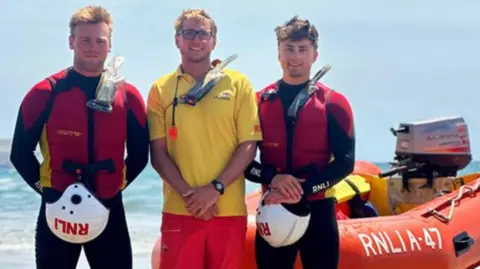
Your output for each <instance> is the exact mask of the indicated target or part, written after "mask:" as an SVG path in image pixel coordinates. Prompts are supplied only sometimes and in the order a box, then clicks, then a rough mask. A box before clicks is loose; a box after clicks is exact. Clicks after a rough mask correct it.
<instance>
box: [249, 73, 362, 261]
mask: <svg viewBox="0 0 480 269" xmlns="http://www.w3.org/2000/svg"><path fill="white" fill-rule="evenodd" d="M307 83H308V82H305V83H304V84H301V85H288V84H286V83H285V82H283V81H279V82H278V83H274V84H272V85H270V86H268V87H266V88H265V89H264V90H262V91H260V92H259V99H260V101H259V114H260V121H261V124H262V133H263V141H262V142H261V143H260V146H259V149H260V154H261V156H260V161H261V164H260V163H258V162H256V161H254V162H252V163H251V164H250V165H249V167H248V168H247V169H246V170H245V177H246V178H247V179H248V180H250V181H252V182H256V183H261V184H262V185H263V186H264V187H265V186H267V185H268V184H270V183H271V181H272V179H273V177H274V176H275V175H276V174H277V173H286V174H292V175H294V176H296V177H298V178H303V179H306V182H305V183H303V184H302V187H303V190H304V198H303V199H302V200H303V201H305V200H308V203H309V206H310V210H311V220H310V225H309V227H308V229H307V231H306V233H305V235H304V236H303V237H302V239H300V240H299V241H298V242H297V243H295V244H293V245H290V246H287V247H282V248H273V247H271V246H270V245H269V244H268V243H267V242H266V241H265V240H263V238H262V237H261V236H259V235H258V233H257V236H256V242H255V245H256V261H257V265H258V268H259V269H267V268H278V269H282V268H285V269H292V268H293V266H294V262H295V259H296V255H297V252H298V251H300V255H301V259H302V263H303V268H305V269H313V268H326V269H333V268H337V266H338V262H339V232H338V227H337V219H336V214H335V203H336V202H335V200H334V198H327V199H326V198H325V191H326V190H327V189H328V188H330V187H332V186H334V185H335V184H337V183H338V182H340V181H341V180H342V179H343V178H345V177H346V176H348V175H349V174H350V173H352V171H353V168H354V161H355V138H354V124H353V115H352V111H351V107H350V104H349V103H348V101H347V100H346V98H345V97H344V96H343V95H341V94H340V93H338V92H336V91H333V90H331V89H329V88H328V87H326V86H325V85H323V84H321V83H318V84H317V86H318V87H319V90H318V91H316V92H315V93H314V94H312V96H310V98H309V99H308V101H307V102H306V103H305V105H304V106H303V108H302V109H301V110H300V111H299V113H298V117H297V119H296V121H295V122H292V120H291V119H290V118H289V117H288V115H287V111H288V108H289V107H290V105H291V104H292V102H293V100H294V99H295V97H296V95H297V94H298V93H299V91H301V90H302V89H303V88H305V86H306V85H307ZM272 90H274V91H273V92H272ZM332 157H333V158H332ZM332 159H333V161H332ZM285 206H286V207H287V208H288V207H290V209H291V210H292V211H295V210H296V208H295V207H296V205H291V206H290V205H285ZM300 210H301V209H300Z"/></svg>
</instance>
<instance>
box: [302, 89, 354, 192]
mask: <svg viewBox="0 0 480 269" xmlns="http://www.w3.org/2000/svg"><path fill="white" fill-rule="evenodd" d="M328 106H329V107H328V109H327V111H328V113H327V120H328V121H327V124H328V127H327V128H328V139H329V145H330V150H331V152H332V155H333V157H334V160H333V162H331V163H330V164H328V165H327V166H326V167H325V168H324V169H322V170H319V171H317V172H316V173H314V174H313V175H312V176H311V177H310V178H308V179H307V180H306V181H305V183H303V184H302V187H303V191H304V194H305V195H310V194H314V193H316V192H319V191H324V190H326V189H328V188H331V187H333V186H335V184H337V183H338V182H340V181H341V180H342V179H344V178H345V177H347V176H348V175H350V174H351V173H352V172H353V169H354V166H355V131H354V121H353V113H352V109H351V107H350V104H349V102H348V101H347V99H346V98H345V97H344V96H343V95H341V94H340V93H338V92H332V94H331V96H330V101H329V104H328Z"/></svg>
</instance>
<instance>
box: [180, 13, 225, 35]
mask: <svg viewBox="0 0 480 269" xmlns="http://www.w3.org/2000/svg"><path fill="white" fill-rule="evenodd" d="M186 20H198V21H206V22H209V23H210V27H211V29H210V31H211V32H212V35H213V36H216V35H217V25H216V24H215V21H214V20H213V19H212V17H211V16H210V15H209V14H208V13H207V12H206V11H205V10H204V9H203V8H202V9H200V8H190V9H186V10H184V11H183V12H182V14H180V16H178V18H177V19H176V20H175V33H176V34H178V33H179V32H180V31H181V30H182V28H183V23H184V22H185V21H186Z"/></svg>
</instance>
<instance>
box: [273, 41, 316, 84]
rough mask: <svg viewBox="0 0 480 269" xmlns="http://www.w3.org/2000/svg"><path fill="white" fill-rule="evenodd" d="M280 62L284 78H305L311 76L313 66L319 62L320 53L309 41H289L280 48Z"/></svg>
mask: <svg viewBox="0 0 480 269" xmlns="http://www.w3.org/2000/svg"><path fill="white" fill-rule="evenodd" d="M278 49H279V51H278V60H279V61H280V65H281V67H282V70H283V73H284V76H288V77H290V78H303V77H307V78H308V76H309V74H310V69H311V68H312V64H313V63H314V62H315V61H316V60H317V56H318V52H317V50H316V49H315V48H314V46H313V44H312V41H311V40H309V39H302V40H292V39H287V40H284V41H282V42H280V44H279V46H278Z"/></svg>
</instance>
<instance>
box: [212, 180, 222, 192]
mask: <svg viewBox="0 0 480 269" xmlns="http://www.w3.org/2000/svg"><path fill="white" fill-rule="evenodd" d="M212 184H213V187H214V188H215V190H217V191H218V192H219V193H220V195H222V194H223V192H224V191H225V186H224V185H223V183H222V182H220V181H218V180H216V179H214V180H213V181H212Z"/></svg>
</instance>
